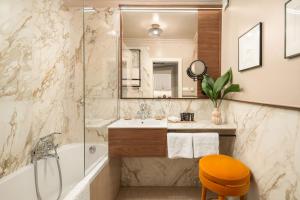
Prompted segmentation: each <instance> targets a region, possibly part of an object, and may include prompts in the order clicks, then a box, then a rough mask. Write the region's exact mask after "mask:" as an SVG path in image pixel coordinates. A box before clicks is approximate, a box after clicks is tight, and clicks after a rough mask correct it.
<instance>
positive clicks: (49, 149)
mask: <svg viewBox="0 0 300 200" xmlns="http://www.w3.org/2000/svg"><path fill="white" fill-rule="evenodd" d="M56 134H61V133H57V132H54V133H51V134H50V135H47V136H45V137H42V138H40V139H39V141H38V142H37V144H36V145H35V146H34V148H33V150H32V152H31V163H33V165H34V177H35V190H36V195H37V199H38V200H42V197H41V194H40V190H39V184H38V170H37V168H38V161H39V160H42V159H48V158H54V159H56V164H57V169H58V173H59V194H58V197H57V200H59V199H60V196H61V193H62V174H61V168H60V164H59V156H58V154H57V147H58V145H57V144H55V143H54V135H56Z"/></svg>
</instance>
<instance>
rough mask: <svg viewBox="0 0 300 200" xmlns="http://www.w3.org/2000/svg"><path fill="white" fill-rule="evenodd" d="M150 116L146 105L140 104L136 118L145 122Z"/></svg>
mask: <svg viewBox="0 0 300 200" xmlns="http://www.w3.org/2000/svg"><path fill="white" fill-rule="evenodd" d="M150 115H151V112H150V109H149V108H148V106H147V104H144V103H142V104H141V105H140V110H139V111H138V112H137V116H138V118H139V119H142V120H145V119H146V118H149V117H150Z"/></svg>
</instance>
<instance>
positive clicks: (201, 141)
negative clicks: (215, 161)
mask: <svg viewBox="0 0 300 200" xmlns="http://www.w3.org/2000/svg"><path fill="white" fill-rule="evenodd" d="M193 145H194V158H200V157H203V156H206V155H211V154H219V134H218V133H196V134H193Z"/></svg>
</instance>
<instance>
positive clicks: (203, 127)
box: [167, 120, 236, 136]
mask: <svg viewBox="0 0 300 200" xmlns="http://www.w3.org/2000/svg"><path fill="white" fill-rule="evenodd" d="M167 128H168V132H189V133H201V132H217V133H219V135H221V136H235V131H236V125H235V124H221V125H215V124H213V123H212V122H210V121H209V120H199V121H196V122H178V123H172V122H168V127H167Z"/></svg>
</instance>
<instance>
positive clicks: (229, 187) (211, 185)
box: [199, 155, 250, 200]
mask: <svg viewBox="0 0 300 200" xmlns="http://www.w3.org/2000/svg"><path fill="white" fill-rule="evenodd" d="M199 178H200V181H201V183H202V197H201V200H206V192H207V189H209V190H211V191H213V192H215V193H217V194H218V196H219V197H218V198H219V200H224V199H225V196H239V197H240V199H241V200H243V199H244V197H245V195H246V194H247V193H248V191H249V187H250V170H249V169H248V168H247V167H246V166H245V165H244V164H243V163H241V162H240V161H238V160H235V159H233V158H232V157H229V156H225V155H209V156H205V157H203V158H202V159H200V161H199Z"/></svg>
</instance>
